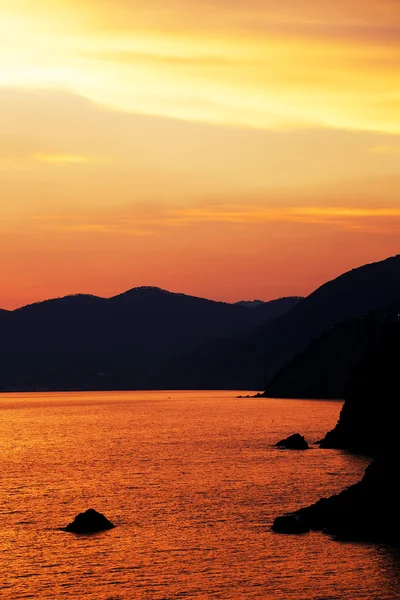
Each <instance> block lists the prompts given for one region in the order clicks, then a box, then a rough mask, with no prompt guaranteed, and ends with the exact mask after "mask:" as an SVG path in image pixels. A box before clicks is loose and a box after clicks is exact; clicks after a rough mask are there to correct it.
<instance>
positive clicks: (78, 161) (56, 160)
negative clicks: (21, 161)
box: [33, 152, 110, 165]
mask: <svg viewBox="0 0 400 600" xmlns="http://www.w3.org/2000/svg"><path fill="white" fill-rule="evenodd" d="M33 156H34V158H35V159H36V160H38V161H39V162H43V163H49V164H54V165H105V164H108V163H109V162H110V160H109V159H107V158H101V157H96V156H83V155H80V154H46V153H40V152H39V153H36V154H34V155H33Z"/></svg>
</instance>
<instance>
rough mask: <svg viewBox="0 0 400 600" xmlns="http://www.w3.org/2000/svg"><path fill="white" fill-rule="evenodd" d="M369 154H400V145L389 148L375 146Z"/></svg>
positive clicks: (370, 149) (389, 146) (388, 146)
mask: <svg viewBox="0 0 400 600" xmlns="http://www.w3.org/2000/svg"><path fill="white" fill-rule="evenodd" d="M368 152H371V153H372V154H384V155H388V154H389V155H391V154H395V155H397V154H400V144H398V145H387V146H374V147H373V148H369V149H368Z"/></svg>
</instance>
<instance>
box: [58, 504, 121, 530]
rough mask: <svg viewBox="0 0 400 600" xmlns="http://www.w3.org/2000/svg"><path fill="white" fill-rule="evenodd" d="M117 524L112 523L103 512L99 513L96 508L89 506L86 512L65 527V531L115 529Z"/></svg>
mask: <svg viewBox="0 0 400 600" xmlns="http://www.w3.org/2000/svg"><path fill="white" fill-rule="evenodd" d="M114 527H115V525H113V524H112V523H111V521H109V520H108V519H107V517H105V516H104V515H102V514H101V513H98V512H97V511H96V510H94V508H89V509H88V510H87V511H86V512H83V513H79V515H77V516H76V517H75V519H74V520H73V521H72V523H70V524H69V525H67V526H66V527H65V531H69V532H71V533H96V532H98V531H105V530H106V529H113V528H114Z"/></svg>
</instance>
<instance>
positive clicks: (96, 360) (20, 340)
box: [0, 287, 299, 390]
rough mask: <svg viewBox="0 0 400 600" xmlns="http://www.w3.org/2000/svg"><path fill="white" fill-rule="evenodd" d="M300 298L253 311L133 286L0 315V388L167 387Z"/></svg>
mask: <svg viewBox="0 0 400 600" xmlns="http://www.w3.org/2000/svg"><path fill="white" fill-rule="evenodd" d="M298 301H299V299H298V298H293V299H291V298H283V299H282V300H277V301H274V302H271V303H264V304H262V305H260V306H259V307H256V308H254V309H249V308H247V307H244V306H236V305H233V304H228V303H223V302H214V301H212V300H206V299H203V298H197V297H194V296H187V295H184V294H175V293H172V292H167V291H165V290H162V289H159V288H154V287H141V288H134V289H132V290H129V291H127V292H125V293H123V294H119V295H117V296H114V297H112V298H109V299H106V298H100V297H97V296H91V295H79V294H78V295H74V296H66V297H64V298H55V299H51V300H46V301H44V302H38V303H35V304H31V305H28V306H25V307H22V308H19V309H17V310H14V311H9V312H4V313H3V312H2V313H1V316H0V389H2V390H25V389H149V388H160V387H161V388H162V387H165V383H166V382H165V380H163V374H168V378H170V370H169V366H170V365H172V363H174V364H175V365H176V368H177V371H175V374H174V375H175V378H176V386H179V385H178V384H179V376H180V370H179V361H180V360H181V358H182V357H183V356H185V354H186V353H188V352H191V351H192V350H193V349H194V348H195V347H196V346H197V345H199V344H202V343H205V342H207V341H209V340H211V339H213V338H215V337H220V336H222V337H224V338H225V339H229V338H231V337H234V336H237V335H242V334H244V333H246V332H248V331H250V330H251V329H253V328H254V327H256V326H258V325H260V324H261V323H265V322H267V321H268V320H269V319H271V318H275V317H276V316H278V315H280V314H282V313H283V312H284V311H287V310H289V309H290V308H291V307H293V306H294V305H295V304H296V303H297V302H298Z"/></svg>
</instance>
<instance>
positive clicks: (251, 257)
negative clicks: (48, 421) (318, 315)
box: [0, 0, 400, 308]
mask: <svg viewBox="0 0 400 600" xmlns="http://www.w3.org/2000/svg"><path fill="white" fill-rule="evenodd" d="M399 73H400V3H399V1H398V0H363V1H361V0H352V1H351V2H349V1H347V0H346V1H344V0H335V1H333V0H321V1H319V2H316V1H315V0H313V1H311V0H286V1H285V2H282V1H281V0H229V1H228V0H152V1H151V2H149V1H148V0H147V1H145V0H35V2H33V1H32V0H13V1H12V2H10V1H9V0H0V256H1V258H0V307H3V308H13V307H16V306H20V305H22V304H25V303H27V302H31V301H34V300H39V299H44V298H46V297H49V296H58V295H64V294H68V293H75V292H90V293H96V294H100V295H105V296H109V295H111V294H113V293H117V292H120V291H123V290H124V289H127V288H130V287H134V286H137V285H158V286H160V287H164V288H167V289H170V290H172V291H181V292H186V293H191V294H195V295H200V296H206V297H209V298H215V299H221V300H228V301H233V300H239V299H243V298H246V299H247V298H249V299H252V298H255V297H258V298H262V299H272V298H275V297H278V296H281V295H290V294H307V293H309V292H311V291H312V290H313V289H314V288H315V287H316V286H317V285H320V284H321V283H323V282H324V281H325V280H327V279H329V278H332V277H334V276H336V275H338V274H340V273H341V272H342V271H344V270H347V269H349V268H352V267H354V266H358V265H360V264H363V263H365V262H370V261H373V260H379V259H382V258H385V257H386V256H388V255H391V254H396V253H398V252H399V251H400V250H399V248H400V244H399V240H400V199H399V189H400V186H399V184H400V76H399Z"/></svg>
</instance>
